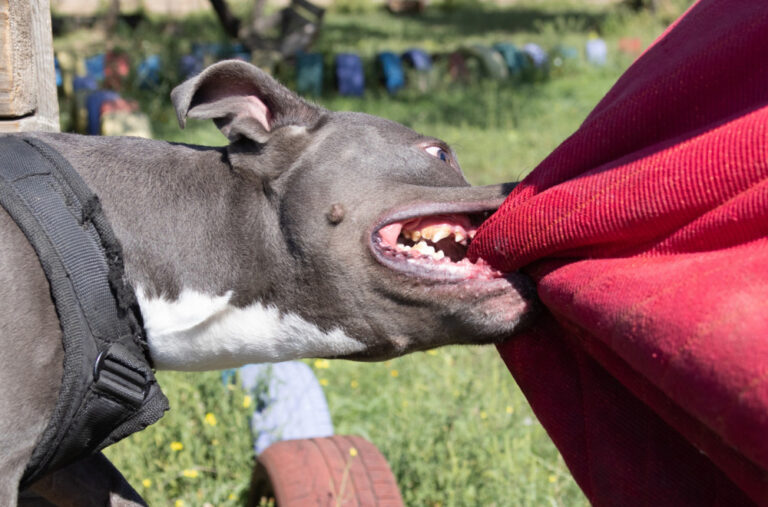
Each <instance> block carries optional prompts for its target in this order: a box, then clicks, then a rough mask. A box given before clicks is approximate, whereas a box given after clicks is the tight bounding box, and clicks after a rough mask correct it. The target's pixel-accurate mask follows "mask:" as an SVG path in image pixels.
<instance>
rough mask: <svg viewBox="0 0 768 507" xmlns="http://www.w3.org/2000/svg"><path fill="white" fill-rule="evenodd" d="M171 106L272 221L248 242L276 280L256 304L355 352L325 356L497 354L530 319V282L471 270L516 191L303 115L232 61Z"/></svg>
mask: <svg viewBox="0 0 768 507" xmlns="http://www.w3.org/2000/svg"><path fill="white" fill-rule="evenodd" d="M172 98H173V102H174V105H175V107H176V110H177V114H178V117H179V122H180V123H181V125H182V126H183V125H184V124H185V122H186V119H187V118H209V119H213V120H214V122H215V123H216V125H217V126H218V127H219V129H220V130H221V131H222V132H223V133H224V134H225V135H226V136H227V137H228V138H229V140H230V145H229V147H228V148H227V153H228V157H229V160H230V164H231V165H232V167H233V170H234V171H238V172H240V173H241V174H242V175H243V181H244V182H245V183H244V184H247V185H252V186H253V188H254V191H255V192H256V191H258V192H259V193H260V197H259V199H262V200H265V201H266V202H267V203H268V205H267V208H268V211H267V213H269V214H271V215H273V217H274V220H265V219H264V218H263V217H260V218H257V217H254V219H253V223H254V224H256V225H254V231H253V234H254V238H253V240H254V241H261V242H263V243H265V244H268V247H269V248H267V252H268V253H267V255H268V256H271V258H270V259H269V260H270V262H271V264H272V265H274V266H276V271H277V272H276V273H273V274H271V275H269V276H271V280H272V282H271V283H270V284H269V287H268V288H265V289H263V290H262V292H264V291H267V292H269V293H270V297H271V298H272V300H273V301H276V304H277V306H278V308H280V309H281V310H286V311H287V310H289V311H291V312H295V313H298V314H299V315H301V316H302V317H303V318H304V319H306V320H309V321H311V322H313V323H315V324H316V325H318V326H319V327H320V328H322V329H325V330H332V329H341V330H343V332H344V333H345V334H346V335H348V336H349V337H352V338H353V339H354V340H356V341H357V342H359V343H361V344H362V346H361V347H360V348H359V350H357V351H355V352H352V353H350V352H338V351H334V350H332V349H329V350H328V351H327V352H326V353H321V354H320V355H325V356H327V357H334V356H344V357H349V358H354V359H362V360H375V359H384V358H388V357H392V356H396V355H400V354H403V353H406V352H410V351H414V350H423V349H427V348H431V347H435V346H438V345H446V344H451V343H473V344H475V343H490V342H496V341H500V340H502V339H504V338H505V337H508V336H510V335H512V334H513V333H514V332H515V331H516V330H518V329H519V328H520V326H521V325H522V324H523V323H524V322H525V321H526V320H527V318H528V316H529V315H530V314H531V313H532V310H533V308H534V306H535V304H534V301H535V296H534V291H533V290H532V285H531V283H530V282H529V280H528V279H527V278H526V277H524V276H523V275H520V274H516V273H501V272H499V271H496V270H495V269H493V268H491V267H490V266H488V265H487V264H486V263H484V262H483V261H482V259H481V260H480V261H478V262H476V263H472V262H470V261H469V260H468V259H467V258H466V252H467V245H468V243H469V242H470V241H471V240H472V238H473V236H474V234H475V231H476V230H477V227H478V226H479V225H480V223H481V222H482V221H483V220H484V219H485V218H487V217H488V215H489V214H490V213H492V212H493V211H494V210H495V209H497V208H498V206H499V205H500V204H501V202H502V200H503V199H504V196H505V195H506V194H507V193H508V192H509V190H511V188H512V187H513V186H514V185H499V186H490V187H470V185H469V184H468V183H467V180H466V179H465V177H464V175H463V173H462V171H461V168H460V167H459V164H458V162H457V160H456V157H455V155H454V153H453V151H452V150H451V148H450V147H449V146H448V145H446V143H444V142H443V141H441V140H439V139H435V138H432V137H428V136H424V135H421V134H418V133H416V132H414V131H412V130H411V129H408V128H406V127H404V126H402V125H400V124H397V123H394V122H391V121H388V120H385V119H382V118H378V117H374V116H370V115H366V114H361V113H349V112H330V111H327V110H325V109H323V108H320V107H318V106H315V105H312V104H309V103H307V102H305V101H304V100H302V99H300V98H299V97H298V96H296V95H295V94H294V93H292V92H291V91H289V90H288V89H286V88H285V87H283V86H282V85H280V84H279V83H277V82H276V81H275V80H274V79H272V78H271V77H269V76H268V75H267V74H266V73H264V72H263V71H261V70H259V69H258V68H256V67H254V66H252V65H250V64H247V63H243V62H239V61H225V62H221V63H218V64H216V65H213V66H211V67H209V68H207V69H206V70H205V71H203V72H202V73H201V74H200V75H198V76H196V77H194V78H192V79H190V80H189V81H187V82H186V83H183V84H182V85H180V86H179V87H177V88H176V89H175V90H174V91H173V94H172ZM246 213H247V212H246ZM260 213H264V211H263V210H260ZM273 224H274V225H273ZM256 229H260V230H256ZM261 264H262V266H263V262H262V263H261ZM257 269H258V268H257ZM262 269H263V267H262ZM262 275H264V276H267V275H266V274H262ZM254 276H256V274H254ZM281 277H282V279H283V280H290V282H295V283H281V281H280V280H281ZM247 293H248V290H247V289H242V290H241V291H240V294H241V296H242V297H246V296H243V295H244V294H247ZM247 297H253V298H259V297H263V294H252V295H251V296H247ZM247 302H248V301H247V300H246V301H243V300H241V303H242V304H247ZM316 355H317V354H316Z"/></svg>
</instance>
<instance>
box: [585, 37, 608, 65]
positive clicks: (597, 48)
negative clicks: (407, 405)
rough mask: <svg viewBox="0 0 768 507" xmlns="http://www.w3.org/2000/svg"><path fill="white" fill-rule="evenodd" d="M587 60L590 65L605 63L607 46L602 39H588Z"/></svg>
mask: <svg viewBox="0 0 768 507" xmlns="http://www.w3.org/2000/svg"><path fill="white" fill-rule="evenodd" d="M585 50H586V53H587V61H588V62H589V63H591V64H592V65H605V62H606V60H607V59H608V46H607V45H606V44H605V41H604V40H603V39H590V40H588V41H587V45H586V48H585Z"/></svg>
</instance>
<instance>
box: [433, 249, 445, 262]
mask: <svg viewBox="0 0 768 507" xmlns="http://www.w3.org/2000/svg"><path fill="white" fill-rule="evenodd" d="M443 257H445V252H443V251H442V250H438V251H437V252H435V253H434V255H432V258H433V259H436V260H438V261H439V260H441V259H442V258H443Z"/></svg>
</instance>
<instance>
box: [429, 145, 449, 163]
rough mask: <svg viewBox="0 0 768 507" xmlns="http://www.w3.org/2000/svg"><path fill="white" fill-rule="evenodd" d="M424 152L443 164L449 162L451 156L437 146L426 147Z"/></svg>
mask: <svg viewBox="0 0 768 507" xmlns="http://www.w3.org/2000/svg"><path fill="white" fill-rule="evenodd" d="M426 151H427V153H429V154H430V155H432V156H433V157H435V158H439V159H440V160H442V161H443V162H446V163H450V162H451V156H450V155H449V154H448V152H447V151H445V150H444V149H442V148H441V147H439V146H427V148H426Z"/></svg>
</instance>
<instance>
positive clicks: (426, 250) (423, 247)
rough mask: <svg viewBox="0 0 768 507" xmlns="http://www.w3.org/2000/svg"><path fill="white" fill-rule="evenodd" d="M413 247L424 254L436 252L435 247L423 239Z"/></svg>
mask: <svg viewBox="0 0 768 507" xmlns="http://www.w3.org/2000/svg"><path fill="white" fill-rule="evenodd" d="M412 249H413V250H416V251H417V252H419V253H420V254H422V255H432V254H433V253H435V249H434V248H432V247H431V246H429V245H427V242H426V241H423V240H422V241H419V242H418V243H416V244H415V245H413V248H412Z"/></svg>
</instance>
